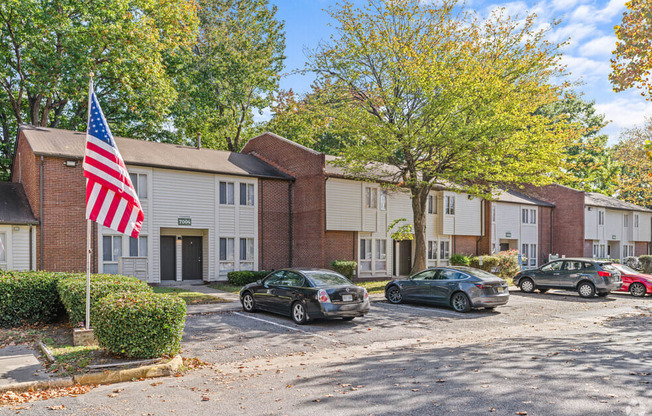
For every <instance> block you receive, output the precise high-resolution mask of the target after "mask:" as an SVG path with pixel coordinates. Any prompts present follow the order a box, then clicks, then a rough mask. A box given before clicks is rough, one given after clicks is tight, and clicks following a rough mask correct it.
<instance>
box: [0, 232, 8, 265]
mask: <svg viewBox="0 0 652 416" xmlns="http://www.w3.org/2000/svg"><path fill="white" fill-rule="evenodd" d="M6 247H7V234H5V233H0V263H6V262H7V248H6Z"/></svg>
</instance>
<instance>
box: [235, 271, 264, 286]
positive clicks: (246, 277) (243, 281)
mask: <svg viewBox="0 0 652 416" xmlns="http://www.w3.org/2000/svg"><path fill="white" fill-rule="evenodd" d="M268 274H270V272H269V271H266V270H260V271H257V272H253V271H249V270H240V271H237V272H229V273H228V274H227V275H226V276H227V279H228V281H229V284H232V285H234V286H244V285H248V284H249V283H254V282H257V281H259V280H263V279H264V278H265V277H266V276H267V275H268Z"/></svg>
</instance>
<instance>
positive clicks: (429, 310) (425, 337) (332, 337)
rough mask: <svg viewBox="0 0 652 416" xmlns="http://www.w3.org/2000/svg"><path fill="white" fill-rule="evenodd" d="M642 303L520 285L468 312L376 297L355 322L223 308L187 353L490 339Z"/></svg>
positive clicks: (240, 354)
mask: <svg viewBox="0 0 652 416" xmlns="http://www.w3.org/2000/svg"><path fill="white" fill-rule="evenodd" d="M641 308H644V309H645V308H652V297H647V298H643V299H640V298H639V299H637V298H633V297H632V296H629V295H628V294H612V295H610V296H609V297H607V298H593V299H583V298H580V297H579V296H578V295H577V294H575V293H572V292H564V291H550V292H548V293H546V294H539V293H533V294H525V293H521V292H520V291H515V292H512V293H511V296H510V300H509V303H508V304H507V305H505V306H503V307H499V308H497V309H495V310H482V309H481V310H473V311H472V312H469V313H458V312H455V311H453V310H452V309H450V308H444V307H437V306H430V305H421V304H400V305H392V304H390V303H388V302H386V301H381V302H372V305H371V310H370V312H369V314H368V315H366V316H364V317H363V318H356V319H354V320H353V321H351V322H344V321H342V320H317V321H313V322H310V323H309V324H307V325H296V324H294V322H292V320H291V319H290V318H289V317H284V316H280V315H275V314H271V313H266V312H257V313H246V312H243V311H237V312H225V313H217V314H207V315H198V316H190V317H188V319H187V321H186V332H185V334H184V353H185V354H190V355H193V356H196V357H198V358H201V359H202V360H205V361H208V362H211V363H227V362H233V361H242V360H246V359H250V358H252V357H263V356H273V355H282V354H288V353H293V352H305V351H315V350H321V349H324V348H328V349H333V348H346V347H349V346H355V345H369V344H371V343H375V342H388V341H395V340H401V339H414V340H420V341H421V342H424V343H425V342H465V341H466V342H468V341H473V340H474V339H477V340H480V339H483V340H492V339H498V338H501V337H505V336H507V335H509V334H518V333H519V332H523V333H526V332H529V331H536V330H537V329H539V328H541V327H543V326H546V327H548V328H549V329H550V330H552V331H560V332H563V331H565V330H569V329H572V328H573V327H577V326H582V325H585V324H587V323H593V322H594V321H596V320H597V319H598V318H599V319H604V318H606V317H610V316H619V315H624V314H628V313H634V312H637V311H639V310H641Z"/></svg>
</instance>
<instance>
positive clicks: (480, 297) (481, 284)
mask: <svg viewBox="0 0 652 416" xmlns="http://www.w3.org/2000/svg"><path fill="white" fill-rule="evenodd" d="M385 297H386V298H387V300H388V301H389V302H390V303H395V304H397V303H402V302H410V301H412V302H425V303H434V304H439V305H446V306H451V307H452V308H453V309H455V310H456V311H457V312H468V311H470V310H471V309H472V308H488V309H493V308H495V307H497V306H501V305H504V304H506V303H507V301H508V300H509V290H508V287H507V282H505V281H504V280H503V279H501V278H499V277H498V276H495V275H493V274H491V273H489V272H485V271H484V270H479V269H474V268H472V267H432V268H429V269H427V270H424V271H422V272H420V273H417V274H415V275H414V276H411V277H410V278H408V279H404V280H392V281H391V282H389V283H387V285H386V286H385Z"/></svg>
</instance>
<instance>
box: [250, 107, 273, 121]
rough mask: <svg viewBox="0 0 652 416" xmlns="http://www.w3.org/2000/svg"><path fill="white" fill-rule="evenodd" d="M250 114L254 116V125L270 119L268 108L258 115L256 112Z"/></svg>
mask: <svg viewBox="0 0 652 416" xmlns="http://www.w3.org/2000/svg"><path fill="white" fill-rule="evenodd" d="M252 113H253V115H254V117H253V118H254V121H255V122H256V123H260V122H263V121H269V120H271V119H272V109H271V108H269V107H265V108H263V109H262V113H259V112H258V111H257V110H252Z"/></svg>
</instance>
